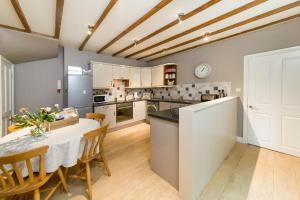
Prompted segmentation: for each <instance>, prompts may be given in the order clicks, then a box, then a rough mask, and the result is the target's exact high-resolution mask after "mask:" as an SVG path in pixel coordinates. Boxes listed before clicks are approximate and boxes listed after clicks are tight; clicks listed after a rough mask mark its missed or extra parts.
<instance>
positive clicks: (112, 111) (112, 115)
mask: <svg viewBox="0 0 300 200" xmlns="http://www.w3.org/2000/svg"><path fill="white" fill-rule="evenodd" d="M95 113H102V114H105V119H104V124H107V123H109V128H113V127H115V126H116V124H117V123H116V104H114V105H106V106H96V107H95Z"/></svg>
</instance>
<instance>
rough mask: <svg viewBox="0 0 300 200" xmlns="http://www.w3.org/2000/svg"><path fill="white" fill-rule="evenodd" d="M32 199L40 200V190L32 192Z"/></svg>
mask: <svg viewBox="0 0 300 200" xmlns="http://www.w3.org/2000/svg"><path fill="white" fill-rule="evenodd" d="M33 199H34V200H40V199H41V195H40V190H39V189H36V190H34V192H33Z"/></svg>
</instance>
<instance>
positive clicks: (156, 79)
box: [151, 65, 164, 87]
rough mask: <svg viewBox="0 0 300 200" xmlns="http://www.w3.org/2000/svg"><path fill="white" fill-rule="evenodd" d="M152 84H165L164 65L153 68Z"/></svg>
mask: <svg viewBox="0 0 300 200" xmlns="http://www.w3.org/2000/svg"><path fill="white" fill-rule="evenodd" d="M151 85H152V86H154V87H155V86H162V85H164V66H163V65H159V66H155V67H152V69H151Z"/></svg>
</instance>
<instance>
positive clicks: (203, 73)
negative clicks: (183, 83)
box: [195, 63, 211, 78]
mask: <svg viewBox="0 0 300 200" xmlns="http://www.w3.org/2000/svg"><path fill="white" fill-rule="evenodd" d="M210 74H211V66H210V65H209V64H205V63H204V64H200V65H198V66H197V67H196V68H195V75H196V76H197V77H198V78H206V77H208V76H209V75H210Z"/></svg>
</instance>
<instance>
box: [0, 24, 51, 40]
mask: <svg viewBox="0 0 300 200" xmlns="http://www.w3.org/2000/svg"><path fill="white" fill-rule="evenodd" d="M0 28H5V29H9V30H13V31H18V32H23V33H26V34H31V35H36V36H41V37H47V38H51V39H53V36H51V35H47V34H44V33H37V32H34V31H31V32H30V33H28V32H27V31H26V30H25V29H22V28H17V27H12V26H8V25H4V24H0Z"/></svg>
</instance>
